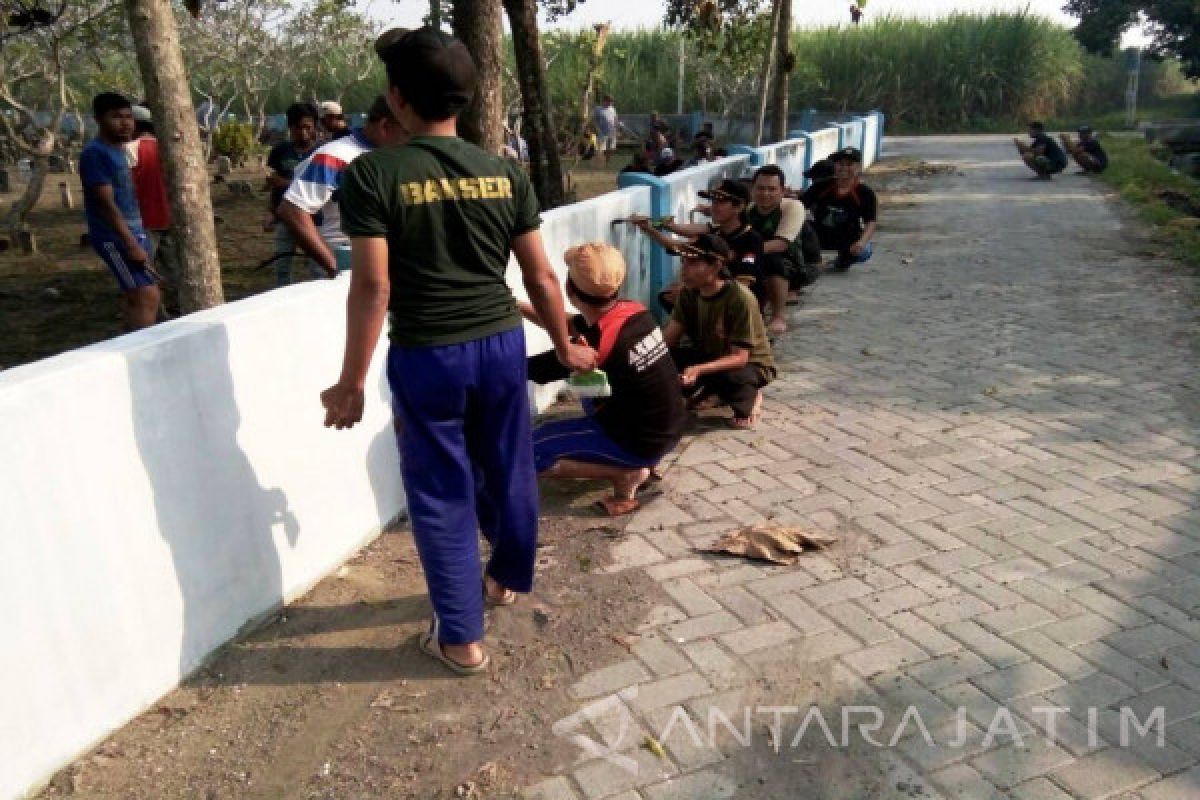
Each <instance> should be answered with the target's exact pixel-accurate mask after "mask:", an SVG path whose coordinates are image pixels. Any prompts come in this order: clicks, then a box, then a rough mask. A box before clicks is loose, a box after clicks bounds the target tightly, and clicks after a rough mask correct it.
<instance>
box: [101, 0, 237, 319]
mask: <svg viewBox="0 0 1200 800" xmlns="http://www.w3.org/2000/svg"><path fill="white" fill-rule="evenodd" d="M125 10H126V12H127V14H128V15H129V28H130V31H131V32H132V33H133V41H134V47H135V48H136V49H137V58H138V66H139V67H140V68H141V73H142V82H143V84H144V85H145V87H146V98H147V100H148V101H149V103H150V105H151V106H152V107H153V108H154V109H155V111H156V112H157V117H156V119H155V122H156V123H157V126H158V141H159V143H160V144H161V146H162V148H163V161H164V163H165V166H166V171H167V192H168V195H169V197H170V201H171V216H172V219H173V221H174V230H175V233H176V235H177V237H178V240H179V257H180V262H181V263H180V265H179V286H178V290H179V307H180V309H181V310H182V311H183V312H184V313H187V312H190V311H197V310H199V309H203V308H211V307H213V306H216V305H220V304H221V303H223V302H225V297H224V292H223V290H222V287H221V262H220V258H219V255H218V253H217V232H216V228H215V226H214V224H213V211H212V199H211V198H210V196H209V192H208V185H209V176H208V169H207V166H206V163H205V160H204V150H203V148H202V147H201V145H200V129H199V126H198V125H197V124H196V109H195V108H194V107H193V106H192V95H191V90H190V89H189V88H188V79H187V73H186V72H185V70H184V67H183V55H182V53H181V52H180V50H179V30H178V29H177V28H176V25H175V14H174V11H173V9H172V7H171V0H125Z"/></svg>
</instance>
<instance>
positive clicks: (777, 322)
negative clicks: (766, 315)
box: [767, 314, 787, 336]
mask: <svg viewBox="0 0 1200 800" xmlns="http://www.w3.org/2000/svg"><path fill="white" fill-rule="evenodd" d="M767 333H769V334H771V335H772V336H782V335H783V334H785V333H787V320H786V319H784V318H783V315H782V314H776V315H775V316H774V317H772V318H771V324H770V325H769V326H768V327H767Z"/></svg>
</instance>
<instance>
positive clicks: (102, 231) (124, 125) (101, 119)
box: [79, 92, 161, 331]
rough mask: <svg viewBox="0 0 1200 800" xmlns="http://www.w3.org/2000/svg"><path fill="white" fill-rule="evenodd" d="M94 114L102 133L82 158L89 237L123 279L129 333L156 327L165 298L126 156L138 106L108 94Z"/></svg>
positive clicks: (102, 96)
mask: <svg viewBox="0 0 1200 800" xmlns="http://www.w3.org/2000/svg"><path fill="white" fill-rule="evenodd" d="M92 113H93V114H94V115H95V117H96V126H97V127H98V128H99V133H98V134H97V135H96V138H95V139H92V141H90V142H88V144H87V146H86V147H85V148H83V153H82V154H80V156H79V177H80V180H81V182H82V183H83V196H84V213H85V215H86V216H87V225H88V238H89V240H90V241H91V243H92V247H93V248H95V250H96V253H97V254H98V255H99V256H100V258H102V259H103V260H104V263H105V264H107V265H108V268H109V270H110V271H111V272H112V274H113V277H115V278H116V279H117V285H118V286H119V287H120V289H121V311H122V315H123V316H124V319H125V329H126V330H129V331H134V330H138V329H139V328H145V327H148V326H150V325H153V324H154V322H155V320H156V319H157V317H158V306H159V303H160V301H161V296H160V294H159V291H158V275H157V274H155V272H154V270H153V269H152V267H151V264H152V258H153V253H152V251H151V247H150V240H149V238H148V237H147V236H146V230H145V228H144V227H143V225H142V215H141V211H140V210H139V209H138V201H137V194H136V192H135V191H134V187H133V175H132V173H131V172H130V170H129V162H128V161H127V160H126V156H125V147H124V145H125V143H126V142H128V141H130V140H131V139H132V138H133V130H134V124H133V122H134V121H133V108H132V106H131V104H130V102H129V101H128V100H127V99H125V98H124V97H122V96H121V95H119V94H115V93H113V92H104V93H102V94H98V95H96V97H95V99H94V100H92Z"/></svg>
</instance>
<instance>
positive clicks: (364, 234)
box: [81, 27, 876, 675]
mask: <svg viewBox="0 0 1200 800" xmlns="http://www.w3.org/2000/svg"><path fill="white" fill-rule="evenodd" d="M375 47H376V52H377V54H378V55H379V57H380V59H381V60H382V61H383V63H384V66H385V69H386V73H387V83H388V85H387V90H386V93H385V95H383V96H382V97H381V98H380V99H379V101H378V102H377V103H376V104H375V105H374V106H372V108H371V112H370V114H369V115H368V123H367V126H366V128H364V129H363V130H362V131H356V132H354V133H353V135H352V136H347V137H342V138H339V139H336V140H334V141H332V142H330V143H329V144H327V145H325V146H324V147H322V148H318V149H317V150H315V151H314V152H313V153H312V155H310V156H309V157H308V160H307V162H306V163H302V164H299V165H297V166H296V169H295V179H294V180H293V181H292V183H291V184H290V185H289V186H288V187H287V189H286V190H285V191H284V195H283V200H284V201H285V202H284V203H283V206H282V208H283V210H282V213H280V215H279V216H280V219H281V220H283V221H284V222H285V223H289V224H288V228H289V231H290V232H291V233H292V234H293V235H294V238H295V240H296V242H297V243H298V244H299V245H300V247H301V248H302V249H303V250H304V251H305V252H306V253H307V254H308V255H309V256H310V257H311V258H313V260H314V261H315V262H316V263H317V264H318V265H319V266H320V267H321V268H322V269H323V271H325V272H327V273H331V272H334V271H335V270H337V269H338V268H339V267H341V266H343V265H342V264H341V263H339V262H340V260H341V258H340V257H339V255H338V254H337V252H336V251H337V250H339V249H343V248H344V245H343V244H342V243H343V242H345V243H348V244H349V247H350V251H349V262H350V266H351V267H352V269H351V270H350V286H349V292H348V298H347V323H346V325H347V327H346V344H345V350H344V354H343V359H342V367H341V371H340V374H339V376H338V379H337V381H336V382H335V383H334V384H333V385H332V386H330V387H329V388H328V389H326V390H325V391H324V392H322V393H321V402H322V404H323V406H324V408H325V425H326V426H327V427H334V428H337V429H342V428H348V427H351V426H353V425H355V424H357V423H358V422H359V421H361V419H362V416H363V407H364V402H365V392H364V388H365V384H366V379H367V371H368V367H369V365H370V363H371V360H372V355H373V353H374V352H375V347H376V343H377V341H378V338H379V336H380V334H381V333H382V331H383V328H384V325H385V320H386V321H388V323H389V324H388V336H389V339H390V346H389V349H388V356H387V379H388V382H389V385H390V387H391V391H392V412H393V415H394V417H395V430H396V432H397V433H396V441H397V445H398V448H399V451H400V455H401V474H402V478H403V482H404V488H405V494H406V497H407V503H408V513H409V518H410V520H411V525H412V531H413V536H414V541H415V543H416V546H417V550H418V553H419V555H420V559H421V564H422V567H423V570H424V573H425V578H426V583H427V585H428V588H429V594H430V599H431V603H432V606H433V618H432V620H431V623H430V625H429V628H428V630H427V631H425V632H424V633H423V634H422V635H421V636H420V637H419V639H418V646H419V647H420V649H421V650H422V651H423V652H424V653H426V654H427V655H429V656H430V657H431V658H434V659H436V660H438V661H439V662H441V663H442V664H444V665H445V666H446V667H447V668H448V669H450V670H452V671H453V672H455V673H457V674H460V675H472V674H478V673H482V672H485V671H486V670H487V669H488V667H489V663H490V659H489V656H488V653H487V651H486V649H485V648H484V643H483V638H484V636H483V634H484V631H483V622H484V608H485V606H487V605H492V606H505V605H510V604H512V603H514V602H516V601H517V599H518V595H519V594H521V593H527V592H529V591H531V589H532V586H533V580H534V562H535V555H536V548H537V527H538V504H539V500H538V488H537V478H538V475H539V474H540V475H543V476H550V477H559V478H591V479H601V480H606V481H609V482H610V483H611V484H612V486H613V493H612V495H611V496H610V497H608V498H606V499H605V500H604V501H603V502H602V504H603V506H604V510H605V511H606V512H607V513H609V514H625V513H629V512H630V511H632V510H633V509H635V508H637V504H638V501H637V492H638V490H639V488H641V487H642V486H643V485H644V484H645V483H646V482H647V481H649V480H650V479H651V478H652V477H653V470H654V467H655V466H656V465H657V464H658V463H659V461H660V460H661V459H662V458H663V456H665V455H666V454H667V453H668V452H670V451H671V450H672V449H673V448H674V447H675V446H676V444H677V443H678V441H679V439H680V437H681V435H682V433H683V430H684V427H685V425H686V423H687V417H688V409H689V408H692V409H695V408H701V407H705V406H711V405H718V404H723V405H728V406H730V407H731V409H732V412H733V414H732V419H731V420H730V422H731V424H732V425H733V426H735V427H737V428H751V427H753V426H754V425H755V423H756V422H757V421H758V418H759V415H760V413H761V408H762V389H763V387H765V386H766V385H767V384H768V383H769V382H770V381H772V380H773V379H774V378H775V376H776V366H775V361H774V358H773V355H772V352H771V344H770V340H769V338H768V337H769V335H772V334H776V335H777V334H779V333H782V332H783V331H784V330H786V323H785V307H786V305H787V303H788V296H789V292H792V291H795V290H797V289H800V288H802V287H803V286H804V285H806V284H808V283H811V282H812V281H813V280H814V279H815V278H816V275H817V274H819V272H820V266H819V262H820V250H821V249H827V250H832V251H836V253H837V255H836V259H835V260H834V261H833V263H832V267H833V268H834V269H840V270H844V269H847V268H849V267H850V266H851V265H852V264H854V263H859V262H862V261H865V260H866V259H868V258H870V256H871V238H872V236H873V234H874V230H875V211H876V201H875V195H874V193H873V192H871V190H870V189H869V188H868V187H866V186H864V185H863V184H862V183H860V182H859V180H858V171H859V167H860V165H861V154H859V152H858V151H857V150H855V149H854V148H845V149H843V150H841V151H839V152H838V153H836V154H834V156H833V157H832V158H831V159H830V163H829V164H827V165H826V167H827V168H828V169H829V170H830V171H831V172H832V173H833V174H832V175H829V176H826V177H825V178H824V179H822V180H815V179H814V183H813V185H812V186H811V187H810V188H809V189H808V190H806V191H805V192H804V193H803V195H801V196H800V197H799V198H795V197H786V196H785V192H786V186H785V181H784V175H783V172H782V171H781V170H779V169H778V168H777V167H771V166H768V167H763V168H761V169H759V170H758V172H757V173H756V174H755V176H754V180H753V181H752V183H751V185H750V186H749V187H747V186H746V185H745V184H743V183H741V182H738V181H732V180H727V181H724V182H722V183H721V184H720V185H719V186H717V187H715V188H713V189H711V190H709V191H707V192H704V193H702V194H703V195H704V196H705V199H707V200H708V202H709V206H708V209H707V210H708V213H709V214H710V218H711V220H712V222H711V224H705V225H692V226H689V225H682V224H675V223H674V222H668V223H667V224H665V225H664V226H663V228H664V231H665V232H664V231H659V230H653V228H652V227H651V226H649V225H647V224H645V223H644V222H642V223H640V224H641V227H643V229H645V230H647V231H650V232H652V233H653V235H654V236H655V237H656V238H657V239H659V241H660V242H661V243H662V244H664V245H665V246H667V247H669V248H670V249H671V250H672V252H674V253H676V254H678V255H679V256H680V258H681V263H680V274H679V285H678V286H677V287H671V288H670V289H669V290H668V291H667V292H665V293H664V295H663V296H662V298H661V301H662V302H663V303H664V304H665V305H668V306H669V307H670V318H669V320H668V322H667V323H666V326H665V327H663V328H660V327H659V325H658V324H657V322H656V320H655V318H654V316H653V315H652V314H651V312H650V311H649V310H648V309H647V308H645V307H644V306H642V305H641V304H639V303H636V302H633V301H630V300H625V299H622V298H621V297H620V291H621V287H622V285H623V284H624V282H625V273H626V267H625V263H624V259H623V258H622V256H621V254H620V252H619V251H618V250H616V249H615V248H613V247H612V246H611V245H609V244H606V243H599V242H596V243H588V244H582V245H580V246H577V247H573V248H571V249H570V250H568V251H567V252H566V254H565V257H564V260H565V262H566V265H567V278H566V282H565V283H566V285H565V294H566V297H567V298H568V299H569V300H570V301H571V303H572V305H574V307H575V308H576V309H578V312H579V313H578V314H577V315H575V316H573V317H570V318H568V316H567V314H566V313H565V310H564V302H563V293H564V287H562V286H560V285H559V281H558V278H557V275H556V273H555V271H554V269H553V267H552V266H551V263H550V260H549V259H548V257H547V255H546V252H545V247H544V244H543V240H542V237H541V233H540V230H539V228H540V224H541V218H540V213H539V206H538V201H537V197H536V195H535V194H534V192H533V189H532V186H531V184H530V181H529V178H528V176H527V175H526V174H525V172H524V171H523V169H522V168H521V166H520V165H519V164H518V163H517V162H514V161H512V160H506V159H503V158H500V157H498V156H495V155H492V154H490V153H487V152H485V151H484V150H481V149H480V148H478V147H476V146H475V145H472V144H470V143H468V142H466V141H464V140H463V139H461V138H459V137H458V135H457V126H456V123H457V117H458V115H459V113H461V111H462V110H463V109H464V108H465V107H466V106H467V104H468V103H469V102H470V99H471V97H472V95H473V93H474V91H475V85H476V77H477V75H476V67H475V64H474V61H473V60H472V58H471V55H470V54H469V52H468V51H467V49H466V47H465V46H464V45H463V44H462V43H461V42H460V41H458V40H457V39H455V38H453V37H452V36H449V35H447V34H445V33H443V32H441V31H438V30H435V29H433V28H430V27H424V28H419V29H416V30H399V29H397V30H393V31H389V32H387V33H385V34H383V35H382V36H381V37H380V38H379V40H378V41H377V42H376V46H375ZM119 105H120V104H119V103H116V104H115V105H114V106H113V107H112V108H98V109H97V112H98V113H97V120H98V122H99V123H100V127H101V133H102V136H103V135H104V132H105V131H106V124H108V122H112V120H109V121H108V122H106V120H105V117H106V115H109V114H111V115H112V116H113V118H114V119H118V118H119V119H120V120H121V121H119V122H112V124H111V125H109V129H111V130H115V131H116V134H117V138H119V136H120V134H121V130H122V129H123V127H124V125H125V122H124V121H123V120H124V117H125V116H127V114H128V112H127V110H126V109H122V108H119V107H117V106H119ZM401 143H403V144H404V146H395V145H397V144H401ZM349 145H353V146H349ZM106 157H107V156H106ZM81 166H82V165H81ZM118 173H120V170H119V168H118V165H117V163H116V160H115V156H113V158H111V159H108V161H107V162H106V164H105V169H104V170H103V171H101V174H98V176H93V184H94V185H101V186H105V185H107V186H109V187H110V189H109V190H108V191H101V192H100V194H101V195H111V194H112V193H113V188H112V184H113V183H114V182H116V183H120V182H121V181H122V177H121V176H120V175H119V174H118ZM114 175H115V177H114ZM813 177H814V178H815V177H816V176H813ZM105 180H108V183H104V181H105ZM125 188H127V187H125ZM280 188H282V187H280ZM109 199H111V198H109ZM288 204H290V205H291V206H294V207H295V211H294V212H293V211H292V210H291V209H290V208H288ZM318 212H320V214H321V215H322V219H321V224H320V225H318V223H317V222H315V221H314V220H313V215H314V214H317V213H318ZM807 212H811V213H812V215H813V219H812V221H811V223H809V224H807V225H806V222H805V219H806V214H807ZM96 213H97V216H98V218H100V219H101V221H102V222H103V223H104V224H105V225H107V226H108V228H109V229H116V230H117V233H116V234H115V238H116V239H117V240H118V247H116V248H114V249H116V250H117V251H118V252H119V253H120V251H121V250H122V249H123V251H124V252H123V254H124V256H125V258H124V261H125V266H126V267H129V266H134V267H136V265H137V262H138V261H139V259H141V260H142V263H143V264H145V265H148V263H149V256H148V254H147V253H146V252H145V248H144V247H143V246H142V245H141V241H142V240H141V239H140V237H139V235H138V232H136V231H134V230H132V226H130V225H128V224H125V225H124V229H123V230H122V223H127V220H126V217H124V216H123V215H122V208H121V205H120V203H113V204H112V205H111V207H110V206H108V205H105V206H104V207H103V208H99V206H98V209H97V212H96ZM129 221H132V220H129ZM332 227H336V228H337V230H336V231H335V230H333V229H332ZM667 233H672V234H676V235H678V236H679V237H680V238H674V237H669V236H668V235H667ZM133 245H137V247H134V246H133ZM510 256H515V259H516V261H517V263H518V265H519V266H520V271H521V275H522V282H523V284H524V288H525V290H526V293H527V295H528V298H529V301H528V302H527V303H517V302H516V301H515V299H514V297H513V294H512V292H511V291H510V289H509V288H508V285H507V283H506V281H505V273H506V270H507V266H508V263H509V259H510ZM150 283H153V281H150ZM764 310H765V311H766V315H765V318H764ZM523 317H524V319H527V320H529V321H531V322H533V323H535V324H537V325H540V326H542V327H543V328H544V329H545V330H546V332H547V334H548V335H549V338H550V340H551V342H552V343H553V348H552V350H550V351H549V352H547V353H544V354H541V355H535V356H533V357H532V358H529V357H527V354H526V350H525V336H524V333H523V330H522V318H523ZM597 369H598V370H603V371H604V373H606V376H607V383H608V387H609V390H610V391H609V393H608V394H607V396H603V397H597V398H595V399H591V400H585V401H584V402H583V405H584V412H585V413H584V414H583V415H582V416H580V417H575V418H571V419H564V420H558V421H554V422H549V423H545V424H542V425H540V426H538V427H537V428H534V427H533V425H532V421H531V419H530V414H529V405H528V393H527V381H528V380H530V379H532V380H534V381H536V382H543V383H545V382H550V381H555V380H559V379H562V378H565V377H567V376H569V375H576V376H578V375H585V374H588V373H591V372H592V371H594V370H597ZM480 533H482V535H483V538H485V539H486V540H487V542H488V544H489V552H488V554H487V558H486V561H485V563H484V564H483V566H482V569H481V547H480V542H479V538H480Z"/></svg>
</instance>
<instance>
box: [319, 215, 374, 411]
mask: <svg viewBox="0 0 1200 800" xmlns="http://www.w3.org/2000/svg"><path fill="white" fill-rule="evenodd" d="M351 245H352V247H353V255H352V263H353V268H354V269H353V271H352V272H351V274H350V294H349V296H348V297H347V298H346V350H345V354H344V355H343V357H342V374H341V377H339V378H338V382H337V383H336V384H334V385H333V386H331V387H329V388H328V389H326V390H325V391H324V392H322V393H321V403H322V404H323V405H324V406H325V427H327V428H328V427H336V428H338V429H339V430H340V429H342V428H350V427H353V426H354V424H355V423H357V422H359V421H360V420H362V415H363V403H364V389H365V387H366V383H367V370H368V368H369V367H370V365H371V356H372V355H374V353H375V345H376V343H377V342H378V341H379V333H380V331H382V330H383V320H384V317H385V316H386V315H387V305H388V296H389V294H390V293H391V284H390V282H389V280H388V246H387V240H386V239H383V238H358V239H353V240H352V241H351Z"/></svg>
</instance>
